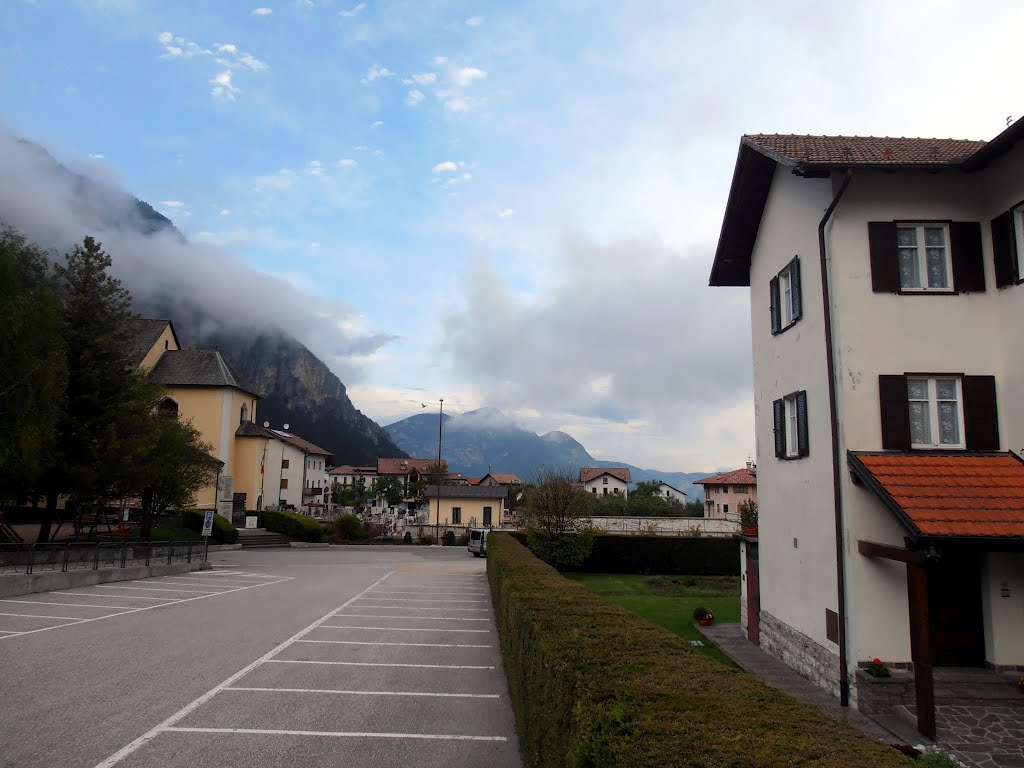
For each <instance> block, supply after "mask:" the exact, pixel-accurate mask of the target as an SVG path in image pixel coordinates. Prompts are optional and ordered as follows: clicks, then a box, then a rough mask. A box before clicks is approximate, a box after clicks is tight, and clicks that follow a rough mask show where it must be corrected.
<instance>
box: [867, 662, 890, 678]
mask: <svg viewBox="0 0 1024 768" xmlns="http://www.w3.org/2000/svg"><path fill="white" fill-rule="evenodd" d="M864 671H865V672H867V673H868V674H869V675H871V676H872V677H889V668H888V667H887V666H885V664H883V663H882V660H881V659H872V660H871V662H870V663H869V664H868V665H867V666H866V667H864Z"/></svg>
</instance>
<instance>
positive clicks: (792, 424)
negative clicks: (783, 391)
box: [782, 393, 800, 457]
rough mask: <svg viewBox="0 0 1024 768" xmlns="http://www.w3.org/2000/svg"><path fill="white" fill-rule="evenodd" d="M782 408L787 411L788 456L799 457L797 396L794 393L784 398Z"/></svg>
mask: <svg viewBox="0 0 1024 768" xmlns="http://www.w3.org/2000/svg"><path fill="white" fill-rule="evenodd" d="M782 407H783V408H784V409H785V418H786V455H787V456H790V457H792V456H799V455H800V450H799V447H798V439H797V435H798V432H797V412H796V394H795V393H794V394H792V395H787V396H786V397H784V398H782Z"/></svg>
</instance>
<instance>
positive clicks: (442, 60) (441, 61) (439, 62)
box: [434, 56, 448, 66]
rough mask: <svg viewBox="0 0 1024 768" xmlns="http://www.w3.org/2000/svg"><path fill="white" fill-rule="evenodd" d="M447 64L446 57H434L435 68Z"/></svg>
mask: <svg viewBox="0 0 1024 768" xmlns="http://www.w3.org/2000/svg"><path fill="white" fill-rule="evenodd" d="M447 62H448V57H447V56H435V57H434V64H436V65H437V66H441V65H442V64H445V63H447Z"/></svg>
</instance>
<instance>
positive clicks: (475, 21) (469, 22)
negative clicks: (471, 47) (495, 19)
mask: <svg viewBox="0 0 1024 768" xmlns="http://www.w3.org/2000/svg"><path fill="white" fill-rule="evenodd" d="M483 23H484V17H483V16H470V17H469V18H468V19H466V26H467V27H479V26H480V25H481V24H483Z"/></svg>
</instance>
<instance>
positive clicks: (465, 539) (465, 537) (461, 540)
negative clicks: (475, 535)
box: [455, 531, 469, 547]
mask: <svg viewBox="0 0 1024 768" xmlns="http://www.w3.org/2000/svg"><path fill="white" fill-rule="evenodd" d="M455 544H456V545H457V546H460V547H468V546H469V531H466V532H465V533H460V534H459V536H458V538H456V539H455Z"/></svg>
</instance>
